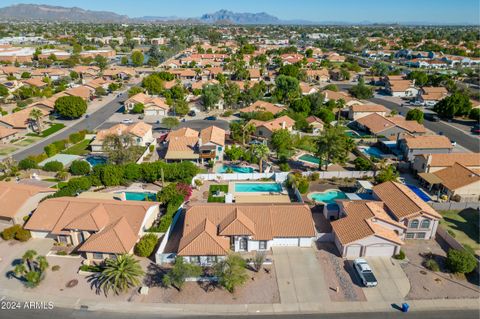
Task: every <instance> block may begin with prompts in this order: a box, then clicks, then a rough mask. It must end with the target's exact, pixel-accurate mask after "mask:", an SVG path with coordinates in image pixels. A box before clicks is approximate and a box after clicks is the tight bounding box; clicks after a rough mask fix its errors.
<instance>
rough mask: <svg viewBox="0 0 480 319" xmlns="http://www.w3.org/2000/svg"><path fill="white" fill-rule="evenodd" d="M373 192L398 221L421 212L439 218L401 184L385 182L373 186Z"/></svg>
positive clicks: (437, 214)
mask: <svg viewBox="0 0 480 319" xmlns="http://www.w3.org/2000/svg"><path fill="white" fill-rule="evenodd" d="M373 193H374V194H375V195H376V196H377V197H378V198H379V199H380V200H381V201H382V202H384V203H385V205H386V206H387V208H388V209H389V210H390V212H392V214H393V215H394V216H395V218H396V219H397V220H398V221H400V220H402V219H403V218H406V217H409V216H413V215H417V214H422V213H425V214H427V215H429V216H431V217H433V218H436V219H440V218H441V216H440V214H439V213H437V212H436V211H435V210H434V209H433V208H432V207H431V206H430V205H428V204H427V203H426V202H424V201H423V200H422V199H421V198H420V197H418V195H417V194H415V193H414V192H413V191H412V190H410V189H409V188H408V187H407V186H405V185H403V184H400V183H397V182H385V183H382V184H379V185H376V186H374V187H373Z"/></svg>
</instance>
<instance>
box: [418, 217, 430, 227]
mask: <svg viewBox="0 0 480 319" xmlns="http://www.w3.org/2000/svg"><path fill="white" fill-rule="evenodd" d="M420 228H430V219H424V220H422V224H421V225H420Z"/></svg>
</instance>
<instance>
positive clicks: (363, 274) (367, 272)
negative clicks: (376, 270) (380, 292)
mask: <svg viewBox="0 0 480 319" xmlns="http://www.w3.org/2000/svg"><path fill="white" fill-rule="evenodd" d="M353 266H354V268H355V270H356V271H357V273H358V275H359V276H360V279H361V280H362V283H363V285H364V286H365V287H376V286H377V284H378V282H377V278H375V275H374V274H373V272H372V268H370V265H368V263H367V261H366V260H365V259H363V258H357V259H355V260H354V261H353Z"/></svg>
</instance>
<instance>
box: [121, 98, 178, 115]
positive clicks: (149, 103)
mask: <svg viewBox="0 0 480 319" xmlns="http://www.w3.org/2000/svg"><path fill="white" fill-rule="evenodd" d="M136 104H143V106H144V114H145V115H146V116H167V115H168V111H169V110H170V106H168V105H167V102H166V101H165V99H163V98H161V97H153V96H148V95H146V94H145V93H138V94H135V95H134V96H132V97H130V98H129V99H128V100H126V101H125V103H124V105H125V109H126V110H127V111H131V110H132V109H133V108H134V107H135V105H136Z"/></svg>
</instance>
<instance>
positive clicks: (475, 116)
mask: <svg viewBox="0 0 480 319" xmlns="http://www.w3.org/2000/svg"><path fill="white" fill-rule="evenodd" d="M468 118H470V119H472V120H475V121H477V122H480V108H477V109H472V110H471V111H470V114H468Z"/></svg>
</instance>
